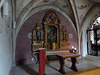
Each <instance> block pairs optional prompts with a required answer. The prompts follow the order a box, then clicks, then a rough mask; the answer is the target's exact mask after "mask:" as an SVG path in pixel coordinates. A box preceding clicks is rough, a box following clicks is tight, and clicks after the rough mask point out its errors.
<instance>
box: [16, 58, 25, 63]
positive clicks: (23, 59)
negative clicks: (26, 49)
mask: <svg viewBox="0 0 100 75" xmlns="http://www.w3.org/2000/svg"><path fill="white" fill-rule="evenodd" d="M25 61H26V59H25V58H22V59H20V60H17V61H16V65H24V64H25Z"/></svg>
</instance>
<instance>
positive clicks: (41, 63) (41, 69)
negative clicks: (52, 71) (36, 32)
mask: <svg viewBox="0 0 100 75" xmlns="http://www.w3.org/2000/svg"><path fill="white" fill-rule="evenodd" d="M45 55H46V49H45V48H43V49H39V73H38V75H45Z"/></svg>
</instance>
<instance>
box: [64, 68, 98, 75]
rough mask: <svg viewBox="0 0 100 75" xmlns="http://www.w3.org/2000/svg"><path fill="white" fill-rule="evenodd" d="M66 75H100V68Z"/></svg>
mask: <svg viewBox="0 0 100 75" xmlns="http://www.w3.org/2000/svg"><path fill="white" fill-rule="evenodd" d="M64 75H100V67H98V68H94V69H88V70H83V71H79V72H73V73H68V74H64Z"/></svg>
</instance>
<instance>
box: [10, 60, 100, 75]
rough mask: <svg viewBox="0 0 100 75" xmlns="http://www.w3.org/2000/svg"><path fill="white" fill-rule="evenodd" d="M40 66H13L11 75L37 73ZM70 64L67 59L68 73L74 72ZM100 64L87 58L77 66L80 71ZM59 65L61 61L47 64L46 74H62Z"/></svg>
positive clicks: (34, 74)
mask: <svg viewBox="0 0 100 75" xmlns="http://www.w3.org/2000/svg"><path fill="white" fill-rule="evenodd" d="M38 66H39V65H38V64H29V65H24V66H17V67H13V69H12V70H11V74H10V75H37V73H38ZM70 66H71V62H70V61H66V63H65V67H64V68H65V71H66V73H71V72H74V71H73V70H71V69H70ZM99 66H100V62H94V61H90V60H87V59H79V60H78V64H77V68H78V70H79V71H81V70H86V69H91V68H96V67H99ZM59 67H60V64H59V62H57V63H51V64H49V65H46V74H47V75H62V74H61V73H60V72H59V71H58V70H59Z"/></svg>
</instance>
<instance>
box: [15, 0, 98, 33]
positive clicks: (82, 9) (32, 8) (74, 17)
mask: <svg viewBox="0 0 100 75" xmlns="http://www.w3.org/2000/svg"><path fill="white" fill-rule="evenodd" d="M99 2H100V1H99V0H15V4H14V5H15V7H14V8H15V13H16V14H15V18H16V22H17V25H19V26H20V25H22V24H23V23H24V22H25V21H26V20H27V19H28V18H29V17H30V16H31V15H32V14H35V13H36V12H39V11H42V10H45V9H54V10H56V11H59V12H60V13H61V14H63V15H64V16H66V15H67V17H66V18H69V21H70V22H71V23H72V24H73V25H74V27H75V29H76V31H77V33H79V32H80V29H81V27H82V24H83V22H84V19H85V18H86V16H87V14H88V13H89V10H90V9H91V8H92V7H93V6H94V5H95V4H96V3H99ZM20 27H21V26H20Z"/></svg>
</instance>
